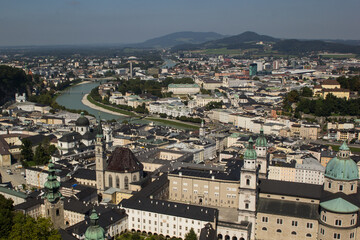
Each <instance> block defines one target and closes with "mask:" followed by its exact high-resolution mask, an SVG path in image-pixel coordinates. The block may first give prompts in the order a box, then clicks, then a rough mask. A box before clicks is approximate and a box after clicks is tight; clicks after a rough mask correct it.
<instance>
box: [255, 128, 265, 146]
mask: <svg viewBox="0 0 360 240" xmlns="http://www.w3.org/2000/svg"><path fill="white" fill-rule="evenodd" d="M256 146H257V147H267V140H266V138H265V136H264V129H262V128H261V129H260V136H259V137H258V138H257V139H256Z"/></svg>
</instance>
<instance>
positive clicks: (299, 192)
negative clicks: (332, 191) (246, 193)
mask: <svg viewBox="0 0 360 240" xmlns="http://www.w3.org/2000/svg"><path fill="white" fill-rule="evenodd" d="M322 188H323V186H322V185H316V184H308V183H295V182H285V181H277V180H268V179H263V180H261V181H260V185H259V192H260V193H265V194H276V195H285V196H293V197H303V198H311V199H320V198H321V193H322Z"/></svg>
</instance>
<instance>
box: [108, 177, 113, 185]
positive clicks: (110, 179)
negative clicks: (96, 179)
mask: <svg viewBox="0 0 360 240" xmlns="http://www.w3.org/2000/svg"><path fill="white" fill-rule="evenodd" d="M112 186H113V184H112V176H111V175H109V187H112Z"/></svg>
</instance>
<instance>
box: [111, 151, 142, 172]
mask: <svg viewBox="0 0 360 240" xmlns="http://www.w3.org/2000/svg"><path fill="white" fill-rule="evenodd" d="M107 170H108V171H113V172H138V171H142V170H143V165H142V164H141V162H140V161H139V160H138V159H137V158H136V157H135V155H134V154H133V152H132V151H131V150H130V149H128V148H124V147H117V148H116V149H115V151H114V152H113V153H112V154H111V156H110V157H109V164H108V167H107Z"/></svg>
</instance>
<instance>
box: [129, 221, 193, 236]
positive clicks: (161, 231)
mask: <svg viewBox="0 0 360 240" xmlns="http://www.w3.org/2000/svg"><path fill="white" fill-rule="evenodd" d="M132 227H133V228H135V224H132ZM138 228H140V225H138ZM180 229H181V228H180ZM144 230H146V227H144ZM151 230H152V229H151V227H148V231H151ZM159 230H160V233H165V232H166V233H167V234H169V233H170V231H169V230H168V229H167V230H166V231H165V229H161V228H160V229H159ZM185 231H189V229H188V227H185ZM154 232H157V228H154ZM197 233H198V234H199V233H200V229H198V230H197ZM174 235H177V234H176V231H174ZM179 235H180V236H181V235H182V232H179Z"/></svg>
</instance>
